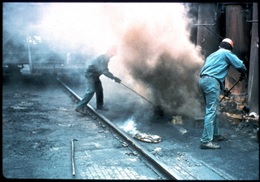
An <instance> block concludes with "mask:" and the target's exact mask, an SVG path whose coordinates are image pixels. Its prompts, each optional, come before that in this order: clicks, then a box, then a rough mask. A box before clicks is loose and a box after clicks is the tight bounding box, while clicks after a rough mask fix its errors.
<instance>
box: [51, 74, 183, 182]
mask: <svg viewBox="0 0 260 182" xmlns="http://www.w3.org/2000/svg"><path fill="white" fill-rule="evenodd" d="M56 79H57V80H58V82H59V83H60V84H61V85H62V86H63V87H64V88H65V89H66V91H67V92H69V94H70V95H71V96H72V97H73V100H74V101H76V102H77V101H79V100H81V98H80V97H79V96H78V95H77V94H76V93H75V92H74V91H73V90H72V89H71V88H69V87H68V86H67V85H66V84H65V83H64V82H63V81H61V80H60V79H59V78H56ZM87 108H88V110H89V111H90V112H91V113H92V114H94V115H96V116H97V117H98V118H99V119H100V120H102V121H103V122H104V123H105V124H106V125H107V126H108V127H109V128H111V129H112V130H113V132H115V133H116V134H117V135H118V136H119V137H120V138H122V139H123V140H124V141H126V143H127V144H128V147H131V148H132V149H133V150H135V151H137V153H138V154H139V155H140V157H142V159H143V160H145V161H146V162H147V165H148V166H149V167H150V168H151V169H153V170H155V171H156V172H157V173H159V174H160V175H161V176H163V178H164V179H174V180H179V179H183V177H182V176H179V174H177V173H175V172H174V171H172V170H171V169H170V168H169V167H168V166H166V165H165V164H164V163H162V162H161V161H159V160H157V159H156V158H155V157H154V156H153V155H152V154H151V153H150V152H149V151H147V150H146V149H145V148H143V147H142V146H140V145H139V144H138V143H137V142H136V141H135V140H133V138H131V137H129V136H128V135H127V134H126V133H125V132H123V131H121V130H120V129H119V128H118V127H117V126H116V125H115V124H114V123H112V122H111V121H110V120H109V119H107V118H106V117H105V116H104V115H102V114H101V113H98V112H96V110H95V109H94V108H93V107H92V106H91V105H89V104H88V105H87Z"/></svg>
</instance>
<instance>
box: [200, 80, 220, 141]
mask: <svg viewBox="0 0 260 182" xmlns="http://www.w3.org/2000/svg"><path fill="white" fill-rule="evenodd" d="M199 83H200V87H201V88H202V90H203V94H204V96H205V101H206V103H205V104H206V115H205V119H204V129H203V133H202V137H201V142H202V143H207V142H211V141H212V140H213V134H214V124H215V123H214V122H215V121H216V117H217V114H218V105H219V92H220V88H219V83H218V81H217V80H216V79H214V78H211V77H206V78H203V79H201V80H200V82H199ZM216 124H218V123H216Z"/></svg>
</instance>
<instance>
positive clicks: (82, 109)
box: [75, 107, 85, 114]
mask: <svg viewBox="0 0 260 182" xmlns="http://www.w3.org/2000/svg"><path fill="white" fill-rule="evenodd" d="M75 111H76V112H79V113H81V114H85V110H84V107H77V108H76V109H75Z"/></svg>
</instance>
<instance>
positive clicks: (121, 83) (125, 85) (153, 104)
mask: <svg viewBox="0 0 260 182" xmlns="http://www.w3.org/2000/svg"><path fill="white" fill-rule="evenodd" d="M121 84H122V85H124V86H125V87H126V88H128V89H129V90H131V91H132V92H134V93H135V94H137V95H139V96H140V97H142V98H143V99H144V100H146V101H147V102H149V103H150V104H152V105H154V104H153V103H152V102H151V101H149V100H148V99H147V98H145V97H144V96H142V95H141V94H139V93H137V92H136V91H135V90H133V89H131V88H130V87H128V86H127V85H125V84H123V83H122V82H121Z"/></svg>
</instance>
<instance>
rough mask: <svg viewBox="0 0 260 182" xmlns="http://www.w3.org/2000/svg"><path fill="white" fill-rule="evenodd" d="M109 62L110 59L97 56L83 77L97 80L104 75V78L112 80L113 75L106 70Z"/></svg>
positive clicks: (104, 56) (105, 56) (103, 55)
mask: <svg viewBox="0 0 260 182" xmlns="http://www.w3.org/2000/svg"><path fill="white" fill-rule="evenodd" d="M109 60H110V58H109V57H108V56H107V55H105V54H102V55H100V56H98V57H97V58H96V59H94V60H93V61H92V62H91V63H90V65H89V66H88V68H87V69H86V71H85V76H86V77H94V78H99V77H100V76H101V75H102V74H104V75H105V76H107V77H109V78H111V79H114V75H113V74H112V73H111V72H110V71H109V69H108V62H109Z"/></svg>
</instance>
